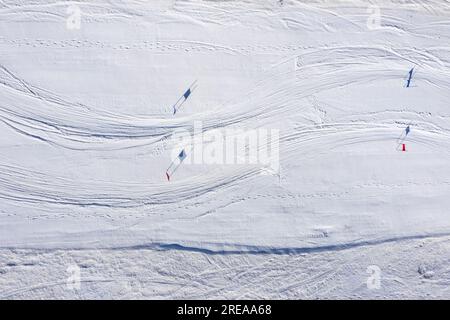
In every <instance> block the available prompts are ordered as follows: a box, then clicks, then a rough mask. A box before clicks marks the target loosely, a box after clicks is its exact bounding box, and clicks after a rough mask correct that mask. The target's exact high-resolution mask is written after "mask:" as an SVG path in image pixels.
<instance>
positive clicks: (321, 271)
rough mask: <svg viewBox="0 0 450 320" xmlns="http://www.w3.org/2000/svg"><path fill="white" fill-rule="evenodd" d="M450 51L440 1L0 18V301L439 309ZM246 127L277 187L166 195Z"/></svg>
mask: <svg viewBox="0 0 450 320" xmlns="http://www.w3.org/2000/svg"><path fill="white" fill-rule="evenodd" d="M449 43H450V3H449V2H448V1H446V0H433V1H426V2H422V1H412V0H410V1H407V0H404V1H400V0H398V1H395V0H390V1H388V0H385V1H381V0H380V1H349V0H347V1H344V0H340V1H332V2H331V1H322V0H315V1H313V0H263V1H249V0H247V1H245V0H235V1H213V0H156V1H138V0H134V1H100V0H91V1H76V2H59V1H44V0H33V1H24V0H3V1H0V52H1V58H0V128H1V129H0V130H1V133H2V134H1V135H0V150H1V152H0V298H5V299H10V298H23V297H29V298H41V297H53V298H55V297H56V298H58V297H61V298H71V297H82V298H316V297H320V298H333V297H356V298H358V297H363V298H386V297H397V298H410V297H429V298H435V297H444V298H450V292H449V291H448V287H449V281H450V275H449V272H450V271H449V269H448V268H449V267H448V266H449V264H448V262H449V259H450V252H449V251H450V238H449V237H450V211H449V208H450V165H449V164H450V107H449V101H450V90H449V88H450V45H449ZM412 68H414V72H413V76H412V81H411V85H410V87H406V83H407V79H408V73H409V71H410V70H411V69H412ZM196 80H197V87H196V89H195V91H193V92H192V94H191V96H189V99H188V100H186V102H185V103H184V104H183V106H182V108H181V109H180V110H179V111H178V112H177V113H176V114H175V115H174V114H173V109H172V106H173V105H174V103H175V102H176V101H177V100H178V98H180V96H182V95H183V93H184V92H185V91H186V89H187V88H188V87H189V85H190V84H192V83H193V82H194V81H196ZM196 123H197V124H198V123H201V125H202V130H201V132H200V133H199V132H198V130H197V131H195V130H194V127H195V125H196ZM407 127H409V128H410V132H409V133H408V134H407V135H406V134H405V130H406V128H407ZM262 128H264V129H268V130H270V129H277V130H279V164H280V168H279V171H278V172H276V171H271V170H267V167H265V166H264V165H261V164H247V165H240V164H233V165H231V164H210V163H202V164H189V163H185V164H182V165H181V166H180V167H179V169H178V170H177V171H176V173H175V174H174V176H173V177H172V178H171V181H170V182H169V181H167V179H166V175H165V172H166V169H167V167H168V166H169V164H170V163H171V160H172V158H171V157H172V153H173V150H174V149H175V150H176V148H177V146H176V145H175V144H174V143H173V141H172V139H171V136H172V134H174V133H175V132H177V131H179V130H186V131H188V132H191V133H192V134H193V135H194V134H195V137H194V138H195V139H200V138H201V136H202V135H203V134H207V133H208V132H212V131H214V132H217V131H220V132H226V130H230V129H243V130H246V131H251V130H257V129H262ZM403 144H404V145H405V150H406V151H402V147H403ZM189 156H190V155H189ZM73 263H75V264H76V265H80V264H81V265H83V266H84V267H82V268H81V269H82V273H81V274H82V280H81V281H82V285H81V289H79V290H78V289H77V290H75V291H74V290H69V289H68V288H67V287H66V280H65V279H66V277H67V275H66V273H67V270H66V268H67V267H68V266H70V265H71V264H73ZM370 265H376V266H378V267H379V268H380V271H381V275H382V276H383V277H382V279H384V280H382V281H381V287H380V288H377V289H373V290H369V289H368V286H367V283H366V279H367V277H368V276H369V274H368V273H367V267H368V266H370Z"/></svg>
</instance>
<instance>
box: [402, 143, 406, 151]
mask: <svg viewBox="0 0 450 320" xmlns="http://www.w3.org/2000/svg"><path fill="white" fill-rule="evenodd" d="M402 151H406V144H405V143H403V144H402Z"/></svg>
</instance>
